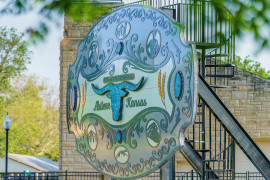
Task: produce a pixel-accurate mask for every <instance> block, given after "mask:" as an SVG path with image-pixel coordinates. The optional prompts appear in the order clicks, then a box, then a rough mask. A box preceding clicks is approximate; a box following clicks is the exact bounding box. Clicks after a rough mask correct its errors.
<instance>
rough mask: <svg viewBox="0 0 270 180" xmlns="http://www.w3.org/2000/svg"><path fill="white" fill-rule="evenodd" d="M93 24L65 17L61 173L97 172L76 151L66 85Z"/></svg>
mask: <svg viewBox="0 0 270 180" xmlns="http://www.w3.org/2000/svg"><path fill="white" fill-rule="evenodd" d="M94 24H95V22H92V23H75V22H73V21H72V20H71V19H70V18H68V17H65V19H64V29H67V30H68V33H69V36H68V37H65V38H64V39H63V40H62V41H61V45H60V53H61V54H60V119H59V131H60V133H59V136H60V144H59V171H65V170H68V171H80V172H83V171H95V170H94V169H93V168H92V167H91V166H90V165H89V164H88V163H87V162H86V161H85V160H84V158H83V157H82V156H81V155H79V153H77V151H76V144H75V138H74V136H73V134H69V133H68V127H67V120H66V85H67V74H68V68H69V65H70V64H72V63H73V62H74V61H75V59H76V56H77V46H78V44H79V42H80V41H81V40H82V39H83V38H84V37H85V36H86V34H87V33H88V32H89V31H90V29H91V27H92V26H93V25H94Z"/></svg>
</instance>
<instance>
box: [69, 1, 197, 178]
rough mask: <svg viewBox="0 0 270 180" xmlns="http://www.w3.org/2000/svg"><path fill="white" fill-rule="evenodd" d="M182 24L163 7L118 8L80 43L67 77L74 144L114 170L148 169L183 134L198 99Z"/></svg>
mask: <svg viewBox="0 0 270 180" xmlns="http://www.w3.org/2000/svg"><path fill="white" fill-rule="evenodd" d="M183 30H184V28H183V26H182V25H181V24H178V23H176V22H175V21H174V20H173V19H171V18H170V17H169V16H167V15H166V14H164V12H162V11H161V10H158V9H154V8H150V7H145V6H139V5H136V6H128V7H124V8H120V9H117V10H116V11H114V12H112V13H111V14H109V15H108V16H106V17H104V18H103V19H101V20H100V21H99V22H98V23H97V24H96V25H95V26H94V27H93V28H92V29H91V30H90V32H89V33H88V35H87V36H86V37H85V38H84V40H83V41H82V42H81V43H80V44H79V46H78V53H77V58H76V61H75V62H74V64H73V65H70V68H69V72H68V82H67V123H68V128H69V132H72V133H74V135H75V138H76V146H77V151H78V152H79V153H80V154H81V155H82V156H83V157H84V158H85V160H86V161H88V163H90V164H91V165H92V166H93V167H94V168H95V169H96V170H98V171H100V172H101V173H103V174H105V175H108V176H111V177H113V178H118V179H119V178H120V179H128V178H139V177H143V176H146V175H148V174H149V173H151V172H154V171H156V170H157V169H158V168H160V167H161V166H162V165H163V164H164V163H165V162H166V161H167V160H168V159H169V158H170V157H171V156H173V155H174V154H175V152H176V151H178V150H179V149H180V148H181V146H183V142H184V131H185V129H186V128H187V127H188V126H189V125H191V124H192V123H193V122H194V119H195V117H196V107H197V96H198V95H197V80H196V77H197V67H196V65H197V62H196V54H195V51H194V49H193V48H192V47H191V46H190V45H187V44H186V43H185V42H184V40H183V38H182V33H183Z"/></svg>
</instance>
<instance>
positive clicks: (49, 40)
mask: <svg viewBox="0 0 270 180" xmlns="http://www.w3.org/2000/svg"><path fill="white" fill-rule="evenodd" d="M131 1H132V0H126V1H125V2H131ZM0 7H1V3H0ZM39 20H40V17H39V16H38V15H37V13H36V12H33V13H31V14H28V15H23V16H2V17H0V26H7V27H15V28H17V30H18V31H19V32H25V30H26V29H27V28H28V27H29V26H33V25H35V24H37V23H38V22H39ZM63 31H64V29H63V17H59V23H58V24H57V25H55V24H54V25H52V26H51V27H50V33H49V35H48V36H47V37H46V39H45V41H44V42H41V43H38V44H37V45H32V46H30V50H31V51H33V54H32V56H31V64H30V65H28V70H27V72H25V73H26V74H36V75H37V76H39V77H41V78H45V79H47V80H48V81H47V82H48V83H49V85H50V86H52V87H55V88H56V89H55V90H56V91H55V92H58V89H59V71H60V66H59V56H60V41H61V40H62V39H63ZM257 49H258V45H256V43H255V41H254V39H253V38H252V36H251V35H248V34H247V35H245V36H243V37H242V38H241V39H239V38H237V40H236V55H240V56H241V57H245V56H247V55H251V57H252V58H253V59H255V60H257V61H259V62H261V63H262V65H263V67H265V68H266V69H267V70H270V52H269V50H263V51H262V52H261V53H260V54H258V55H257V56H256V55H255V53H256V50H257Z"/></svg>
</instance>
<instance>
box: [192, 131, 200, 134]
mask: <svg viewBox="0 0 270 180" xmlns="http://www.w3.org/2000/svg"><path fill="white" fill-rule="evenodd" d="M193 132H194V133H195V134H204V132H203V131H188V133H193Z"/></svg>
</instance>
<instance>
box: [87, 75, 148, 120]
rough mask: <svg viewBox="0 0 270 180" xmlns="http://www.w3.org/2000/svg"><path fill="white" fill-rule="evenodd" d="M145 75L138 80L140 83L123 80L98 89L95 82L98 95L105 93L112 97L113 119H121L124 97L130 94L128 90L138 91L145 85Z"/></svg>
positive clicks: (95, 90) (93, 86)
mask: <svg viewBox="0 0 270 180" xmlns="http://www.w3.org/2000/svg"><path fill="white" fill-rule="evenodd" d="M143 80H144V77H142V79H141V80H140V81H139V82H138V84H132V83H130V82H126V81H125V82H122V83H120V84H108V85H106V86H104V87H103V88H102V89H98V88H97V87H96V86H95V85H94V84H92V88H93V90H94V92H95V93H96V94H98V95H105V94H106V93H107V92H109V93H108V94H107V95H106V96H107V98H109V99H111V105H112V112H113V120H114V121H118V120H120V119H121V110H122V106H123V97H125V96H126V95H128V91H126V90H130V91H136V90H138V89H140V88H141V87H142V86H143V83H144V82H143Z"/></svg>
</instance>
